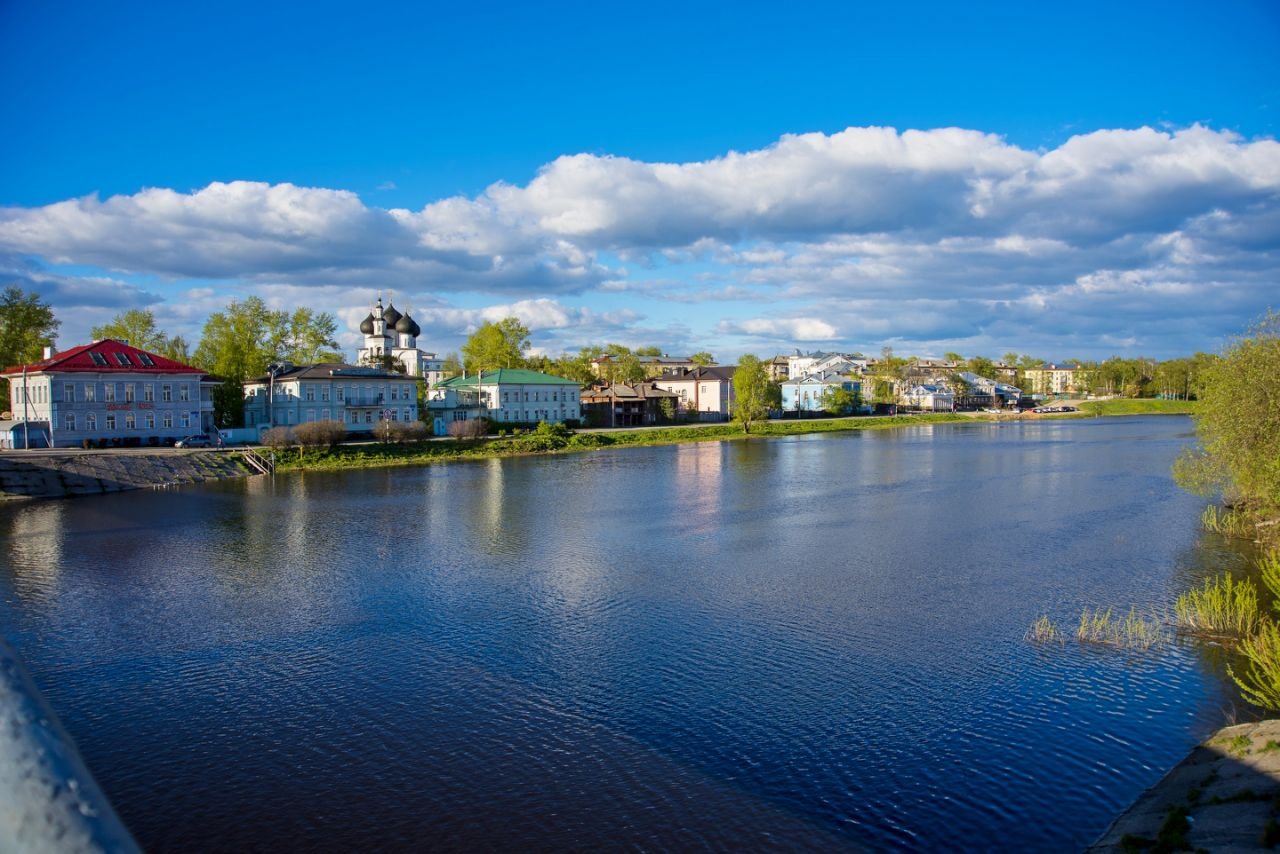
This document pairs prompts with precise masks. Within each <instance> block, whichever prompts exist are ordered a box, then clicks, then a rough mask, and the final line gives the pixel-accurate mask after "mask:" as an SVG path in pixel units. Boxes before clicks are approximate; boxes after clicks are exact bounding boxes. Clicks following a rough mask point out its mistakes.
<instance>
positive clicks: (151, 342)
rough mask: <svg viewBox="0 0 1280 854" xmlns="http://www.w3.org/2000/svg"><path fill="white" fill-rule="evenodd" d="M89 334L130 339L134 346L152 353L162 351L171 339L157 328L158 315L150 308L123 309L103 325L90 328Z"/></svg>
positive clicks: (98, 336) (94, 337) (96, 336)
mask: <svg viewBox="0 0 1280 854" xmlns="http://www.w3.org/2000/svg"><path fill="white" fill-rule="evenodd" d="M89 336H90V337H91V338H93V339H94V340H97V339H99V338H116V339H119V340H123V341H128V342H129V344H131V345H132V346H134V347H138V348H141V349H143V350H149V351H150V352H152V353H158V352H160V348H161V347H163V346H164V345H165V344H166V343H167V342H168V340H169V336H167V335H165V334H164V333H163V332H161V331H160V330H159V329H157V328H156V316H155V314H153V313H152V311H151V309H149V308H131V309H128V310H126V311H122V312H120V313H119V314H117V315H116V316H115V317H113V318H112V319H111V320H110V321H109V322H107V323H104V324H103V325H102V326H95V327H93V328H92V329H90V330H89Z"/></svg>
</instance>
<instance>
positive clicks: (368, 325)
mask: <svg viewBox="0 0 1280 854" xmlns="http://www.w3.org/2000/svg"><path fill="white" fill-rule="evenodd" d="M360 331H361V333H363V334H365V335H372V334H373V315H372V314H370V315H369V316H368V317H366V318H365V319H364V320H362V321H360Z"/></svg>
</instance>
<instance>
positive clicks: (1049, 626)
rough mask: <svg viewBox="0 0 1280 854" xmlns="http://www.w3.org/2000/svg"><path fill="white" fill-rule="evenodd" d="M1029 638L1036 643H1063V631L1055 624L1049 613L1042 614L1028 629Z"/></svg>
mask: <svg viewBox="0 0 1280 854" xmlns="http://www.w3.org/2000/svg"><path fill="white" fill-rule="evenodd" d="M1027 640H1029V641H1033V642H1035V643H1061V642H1062V633H1061V632H1059V631H1058V627H1057V626H1055V625H1054V624H1053V621H1052V620H1050V619H1049V617H1048V615H1042V616H1041V617H1040V619H1038V620H1036V621H1035V622H1034V623H1032V624H1031V628H1030V629H1028V630H1027Z"/></svg>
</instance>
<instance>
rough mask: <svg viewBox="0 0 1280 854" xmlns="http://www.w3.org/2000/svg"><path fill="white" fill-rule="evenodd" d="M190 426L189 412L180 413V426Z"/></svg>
mask: <svg viewBox="0 0 1280 854" xmlns="http://www.w3.org/2000/svg"><path fill="white" fill-rule="evenodd" d="M190 426H191V413H190V412H184V413H182V427H183V429H186V428H188V427H190Z"/></svg>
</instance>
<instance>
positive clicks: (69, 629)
mask: <svg viewBox="0 0 1280 854" xmlns="http://www.w3.org/2000/svg"><path fill="white" fill-rule="evenodd" d="M1190 431H1191V424H1190V422H1189V421H1188V420H1187V419H1184V418H1177V417H1167V418H1131V419H1119V418H1118V419H1103V420H1091V421H1069V422H1056V423H1039V424H1025V425H1023V424H1008V425H998V426H997V425H982V426H962V427H951V426H946V427H933V428H928V427H921V428H913V429H907V430H899V431H885V432H866V433H852V434H840V435H823V436H809V437H799V438H794V439H776V440H761V441H750V442H731V443H723V444H699V445H683V446H675V447H659V448H641V449H633V450H622V451H607V452H600V453H594V454H584V455H575V456H564V457H554V458H552V457H542V458H530V459H516V460H505V461H490V462H482V463H460V464H452V465H438V466H434V467H430V468H419V469H400V470H382V471H367V472H356V473H346V474H332V475H328V474H326V475H314V474H307V475H292V476H280V477H277V478H275V480H274V481H272V480H270V479H265V478H256V479H251V480H244V481H237V482H228V483H220V484H214V485H212V486H204V487H192V488H182V489H178V490H171V491H163V492H159V491H157V492H135V493H128V494H119V495H114V496H105V497H101V498H92V499H83V500H74V501H60V502H49V503H43V504H37V505H31V506H25V507H17V508H14V507H8V508H4V509H3V510H0V537H3V540H4V542H3V554H4V555H6V556H7V558H6V564H5V565H4V566H3V567H0V621H2V622H0V627H2V628H3V632H4V634H5V636H6V637H7V638H8V639H9V640H10V641H11V642H12V643H13V644H14V646H15V647H17V648H18V649H19V650H20V651H21V652H22V654H23V655H24V657H25V658H26V660H27V663H28V665H29V666H30V668H31V670H32V672H33V674H34V675H35V677H36V679H37V681H38V682H39V684H40V685H41V687H42V688H43V690H44V691H45V693H46V696H47V698H48V699H49V701H50V702H51V703H52V704H53V706H54V707H55V708H56V709H57V710H58V712H59V713H60V714H61V715H62V717H63V721H64V723H65V724H66V726H67V728H68V729H69V730H70V731H71V732H72V734H73V735H74V736H75V738H76V739H77V741H78V742H79V744H80V746H81V748H82V751H83V753H84V754H85V757H86V759H87V760H88V762H89V764H90V766H91V767H92V768H93V769H94V771H95V773H96V774H97V776H98V779H99V781H100V782H101V783H102V785H103V787H104V788H105V789H106V790H107V792H108V793H109V795H110V796H111V797H112V798H113V800H114V802H115V804H116V806H117V808H118V809H119V811H120V812H121V814H122V816H123V817H124V819H125V820H126V822H127V823H128V824H129V825H130V827H131V828H132V829H133V830H134V832H135V834H136V835H137V837H138V838H139V840H140V841H141V842H142V843H143V845H144V846H145V847H147V848H148V849H151V850H156V851H163V850H298V849H310V850H330V849H332V850H349V849H396V848H438V849H439V848H446V849H474V848H503V849H521V850H523V849H531V848H557V849H563V848H579V849H582V848H620V847H641V848H647V849H689V848H716V849H761V848H778V849H792V850H794V849H813V850H826V851H829V850H840V849H856V848H859V847H872V848H877V849H886V848H899V849H938V848H957V849H991V848H1002V849H1005V850H1028V849H1045V850H1061V849H1070V848H1078V847H1080V846H1081V845H1083V844H1085V843H1087V842H1089V841H1090V840H1091V839H1093V838H1094V837H1096V836H1097V835H1098V834H1099V833H1100V832H1101V831H1102V830H1103V828H1104V827H1105V826H1106V825H1107V824H1108V823H1109V822H1110V821H1111V819H1112V818H1114V816H1115V814H1116V813H1117V812H1118V811H1119V810H1120V809H1122V808H1123V807H1124V806H1126V805H1127V804H1128V803H1129V802H1130V801H1131V800H1132V799H1133V798H1134V797H1135V796H1136V795H1137V794H1138V793H1139V792H1141V791H1142V789H1144V788H1145V787H1146V786H1148V785H1150V784H1151V783H1153V782H1154V781H1155V780H1156V779H1157V778H1158V777H1160V776H1161V775H1162V774H1163V772H1164V771H1165V770H1167V768H1168V767H1169V766H1171V765H1172V764H1173V763H1174V762H1176V761H1177V760H1178V759H1180V758H1181V756H1182V755H1183V754H1184V753H1185V752H1186V750H1187V749H1189V747H1190V746H1191V745H1192V744H1193V743H1194V742H1195V741H1196V740H1198V739H1199V738H1201V737H1202V736H1204V735H1205V734H1206V733H1207V732H1208V731H1209V730H1210V729H1212V728H1214V727H1216V726H1218V725H1221V724H1222V723H1223V722H1224V721H1223V718H1224V715H1225V714H1227V713H1228V711H1227V710H1228V709H1229V707H1230V705H1231V703H1232V702H1233V701H1234V700H1235V696H1234V693H1233V692H1232V691H1231V690H1229V689H1228V687H1227V686H1226V685H1225V683H1224V681H1223V679H1222V677H1221V675H1220V674H1219V673H1218V672H1217V669H1216V668H1215V666H1214V665H1213V664H1212V663H1211V662H1207V661H1206V660H1205V659H1204V658H1203V656H1202V654H1201V653H1200V652H1198V651H1197V650H1195V649H1193V648H1189V647H1184V646H1171V647H1168V648H1166V649H1164V650H1163V651H1159V652H1157V653H1153V654H1146V655H1136V654H1126V653H1122V652H1115V651H1105V650H1101V651H1100V650H1082V649H1080V648H1078V647H1075V646H1073V645H1069V646H1067V647H1065V648H1062V649H1059V648H1056V647H1053V648H1048V649H1046V648H1041V647H1036V646H1034V645H1032V644H1029V643H1027V642H1026V641H1024V639H1023V635H1024V633H1025V632H1026V630H1027V628H1028V626H1029V625H1030V624H1031V623H1032V621H1034V620H1035V618H1036V617H1037V616H1038V615H1040V614H1041V613H1048V614H1050V615H1051V616H1053V617H1054V618H1055V619H1057V620H1059V621H1060V622H1063V623H1072V622H1073V621H1074V618H1075V616H1076V615H1077V614H1078V613H1079V609H1080V608H1081V607H1082V606H1085V605H1088V606H1097V605H1115V606H1120V607H1124V608H1127V607H1128V606H1129V605H1131V604H1133V605H1138V606H1139V607H1147V606H1158V607H1164V606H1166V605H1168V604H1169V603H1171V601H1172V599H1173V597H1174V595H1175V594H1176V592H1177V591H1179V590H1181V589H1183V588H1184V587H1185V586H1186V585H1188V584H1190V583H1194V582H1196V581H1198V580H1199V578H1201V577H1202V576H1203V575H1204V574H1205V573H1206V572H1209V571H1212V570H1213V569H1215V568H1219V567H1222V566H1238V565H1239V564H1240V562H1241V561H1242V560H1243V559H1242V558H1241V557H1240V556H1239V555H1237V554H1234V553H1232V552H1231V551H1230V550H1228V549H1227V548H1226V547H1224V546H1223V545H1221V544H1220V543H1219V542H1217V541H1216V540H1212V539H1207V538H1203V537H1201V536H1200V535H1199V534H1198V532H1197V527H1196V523H1197V520H1198V514H1199V510H1200V509H1201V506H1202V503H1201V502H1200V501H1199V500H1198V499H1195V498H1193V497H1191V496H1187V495H1185V494H1183V493H1180V492H1179V491H1178V490H1177V489H1176V488H1175V487H1174V485H1173V484H1172V482H1171V480H1170V478H1169V474H1168V472H1169V464H1170V462H1171V461H1172V459H1173V458H1174V456H1175V455H1176V454H1177V452H1178V451H1179V449H1180V448H1181V447H1182V446H1183V445H1184V444H1185V443H1186V442H1187V441H1188V439H1189V437H1190Z"/></svg>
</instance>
